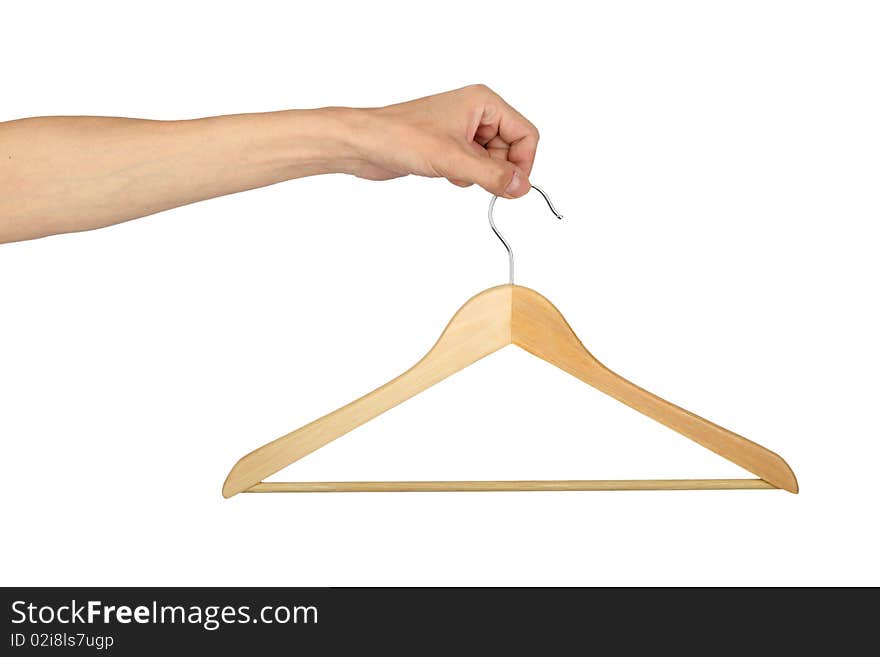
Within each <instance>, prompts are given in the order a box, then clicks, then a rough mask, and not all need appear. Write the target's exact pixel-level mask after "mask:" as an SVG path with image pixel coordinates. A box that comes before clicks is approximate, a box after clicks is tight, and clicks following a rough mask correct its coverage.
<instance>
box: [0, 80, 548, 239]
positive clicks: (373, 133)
mask: <svg viewBox="0 0 880 657" xmlns="http://www.w3.org/2000/svg"><path fill="white" fill-rule="evenodd" d="M537 145H538V131H537V130H536V129H535V126H533V125H532V124H531V123H530V122H529V121H528V120H527V119H526V118H525V117H523V116H522V115H521V114H520V113H519V112H517V111H516V110H515V109H513V108H512V107H511V106H510V105H508V104H507V103H506V102H505V101H504V100H503V99H502V98H501V97H500V96H498V95H497V94H495V93H494V92H493V91H492V90H491V89H489V88H488V87H485V86H483V85H474V86H470V87H464V88H462V89H457V90H455V91H450V92H447V93H443V94H438V95H435V96H428V97H426V98H420V99H418V100H413V101H410V102H406V103H400V104H397V105H389V106H387V107H380V108H368V109H354V108H344V107H327V108H322V109H314V110H288V111H281V112H269V113H264V114H237V115H230V116H217V117H211V118H204V119H195V120H187V121H149V120H143V119H128V118H108V117H86V116H56V117H39V118H29V119H20V120H17V121H8V122H6V123H0V243H2V242H15V241H19V240H28V239H34V238H37V237H44V236H46V235H53V234H56V233H69V232H75V231H83V230H91V229H94V228H101V227H104V226H110V225H112V224H116V223H120V222H123V221H128V220H129V219H135V218H137V217H143V216H146V215H150V214H154V213H156V212H161V211H163V210H168V209H170V208H175V207H178V206H181V205H186V204H188V203H194V202H196V201H201V200H204V199H208V198H214V197H216V196H223V195H224V194H232V193H235V192H241V191H244V190H247V189H254V188H257V187H263V186H265V185H271V184H274V183H278V182H281V181H284V180H291V179H293V178H302V177H304V176H314V175H318V174H323V173H347V174H351V175H355V176H359V177H361V178H367V179H370V180H388V179H390V178H396V177H399V176H406V175H409V174H414V175H419V176H428V177H437V178H446V179H448V180H449V181H450V182H453V183H455V184H457V185H460V186H468V185H472V184H477V185H480V186H481V187H483V188H484V189H486V190H487V191H489V192H492V193H494V194H498V195H501V196H506V197H508V198H516V197H519V196H522V195H523V194H525V193H526V192H527V191H528V190H529V180H528V179H529V174H530V173H531V170H532V164H533V162H534V159H535V150H536V148H537Z"/></svg>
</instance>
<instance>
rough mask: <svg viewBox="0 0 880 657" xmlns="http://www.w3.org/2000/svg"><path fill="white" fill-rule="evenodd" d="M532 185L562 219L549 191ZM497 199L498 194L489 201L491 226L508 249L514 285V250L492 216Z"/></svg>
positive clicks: (557, 216)
mask: <svg viewBox="0 0 880 657" xmlns="http://www.w3.org/2000/svg"><path fill="white" fill-rule="evenodd" d="M531 187H532V189H534V190H535V191H536V192H538V193H539V194H540V195H541V196H543V197H544V200H545V201H547V206H548V207H549V208H550V212H552V213H553V214H554V215H556V218H557V219H562V215H561V214H559V212H557V210H556V208H555V207H553V201H551V200H550V197H549V196H547V193H546V192H545V191H544V190H543V189H541V188H540V187H538V186H537V185H532V186H531ZM497 200H498V196H497V195H496V196H493V197H492V200H491V201H489V226H491V227H492V232H493V233H495V236H496V237H497V238H498V239H499V240H501V243H502V244H503V245H504V248H505V249H507V258H508V260H509V262H510V284H511V285H513V250H512V249H511V248H510V244H508V242H507V240H506V239H504V237H503V236H502V235H501V233H499V232H498V228H496V227H495V218H494V217H493V216H492V212H493V210H494V209H495V201H497Z"/></svg>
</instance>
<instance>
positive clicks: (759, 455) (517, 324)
mask: <svg viewBox="0 0 880 657" xmlns="http://www.w3.org/2000/svg"><path fill="white" fill-rule="evenodd" d="M532 189H534V190H536V191H537V192H538V193H539V194H540V195H541V196H542V197H543V198H544V200H545V201H546V202H547V205H548V206H549V208H550V210H551V212H553V214H554V215H556V217H557V218H559V219H562V215H560V214H559V213H558V212H557V211H556V208H554V207H553V203H552V202H551V201H550V198H549V197H548V196H547V194H546V193H544V191H543V190H542V189H540V188H539V187H536V186H534V185H532ZM497 199H498V197H497V196H493V197H492V200H491V202H490V203H489V225H490V226H491V228H492V230H493V232H494V233H495V235H497V236H498V239H499V240H501V243H502V244H503V245H504V248H505V249H507V253H508V260H509V265H510V282H509V283H508V284H507V285H499V286H497V287H492V288H489V289H487V290H484V291H483V292H480V293H479V294H477V295H476V296H474V297H473V298H471V299H470V300H469V301H468V302H467V303H465V304H464V305H463V306H462V307H461V308H460V309H459V310H458V312H457V313H456V314H455V316H453V318H452V320H451V321H450V322H449V324H448V325H447V327H446V329H445V330H444V331H443V333H442V334H441V335H440V338H439V339H438V340H437V342H436V344H434V346H433V347H432V348H431V350H430V351H429V352H428V353H427V355H425V356H424V358H422V359H421V360H420V361H419V362H418V363H416V364H415V365H413V367H411V368H410V369H409V370H407V371H406V372H404V373H403V374H401V375H400V376H398V377H397V378H396V379H393V380H391V381H389V382H388V383H386V384H385V385H383V386H382V387H380V388H377V389H375V390H373V391H372V392H370V393H367V394H366V395H364V396H363V397H361V398H360V399H356V400H355V401H353V402H351V403H350V404H348V405H346V406H343V407H342V408H340V409H338V410H335V411H333V412H332V413H330V414H328V415H325V416H324V417H322V418H319V419H317V420H315V421H314V422H312V423H310V424H307V425H305V426H304V427H301V428H300V429H297V430H296V431H293V432H291V433H289V434H287V435H285V436H282V437H281V438H278V439H277V440H274V441H272V442H270V443H267V444H266V445H263V446H262V447H260V448H258V449H256V450H254V451H253V452H251V453H250V454H247V455H246V456H244V457H243V458H241V459H240V460H239V461H238V463H236V464H235V466H233V468H232V470H231V471H230V472H229V475H228V476H227V478H226V482H225V483H224V484H223V496H224V497H232V496H233V495H236V494H238V493H245V492H247V493H280V492H284V493H299V492H370V491H373V492H375V491H386V492H392V491H395V492H399V491H527V490H720V489H745V488H750V489H755V488H781V489H783V490H787V491H789V492H791V493H797V492H798V484H797V479H796V478H795V476H794V472H792V470H791V468H790V467H789V466H788V464H787V463H786V462H785V461H784V460H783V459H782V457H780V456H778V455H777V454H775V453H773V452H771V451H770V450H768V449H766V448H764V447H762V446H761V445H758V444H757V443H754V442H752V441H751V440H748V439H747V438H743V437H742V436H739V435H737V434H735V433H733V432H732V431H728V430H727V429H724V428H722V427H720V426H718V425H717V424H713V423H712V422H709V421H708V420H704V419H703V418H701V417H699V416H697V415H694V414H693V413H691V412H689V411H686V410H684V409H683V408H679V407H678V406H676V405H674V404H671V403H670V402H668V401H665V400H663V399H661V398H660V397H657V396H656V395H654V394H652V393H650V392H648V391H647V390H643V389H642V388H640V387H638V386H637V385H635V384H633V383H631V382H629V381H627V380H626V379H624V378H623V377H621V376H619V375H618V374H615V373H614V372H612V371H611V370H609V369H608V368H607V367H605V366H604V365H603V364H602V363H600V362H599V361H598V360H596V358H595V357H594V356H593V355H592V354H591V353H590V352H589V351H587V349H586V348H585V347H584V345H583V344H582V343H581V341H580V340H579V339H578V337H577V336H576V335H575V333H574V331H572V329H571V327H569V325H568V322H566V321H565V318H564V317H563V316H562V314H561V313H560V312H559V311H558V310H557V309H556V308H555V307H554V306H553V304H552V303H550V302H549V301H548V300H547V299H545V298H544V297H543V296H541V295H540V294H538V293H537V292H535V291H534V290H531V289H529V288H527V287H522V286H520V285H515V284H514V282H513V250H512V249H511V248H510V244H509V243H508V242H507V240H505V239H504V237H503V236H502V235H501V233H500V232H499V231H498V229H497V227H496V226H495V219H494V217H493V211H494V208H495V201H496V200H497ZM511 344H513V345H516V346H517V347H520V348H522V349H524V350H526V351H527V352H529V353H530V354H533V355H535V356H537V357H538V358H540V359H542V360H545V361H547V362H548V363H551V364H552V365H556V366H557V367H559V368H560V369H562V370H564V371H566V372H568V373H569V374H571V375H572V376H575V377H577V378H578V379H580V380H581V381H584V382H585V383H588V384H590V385H591V386H593V387H595V388H597V389H599V390H601V391H602V392H604V393H605V394H607V395H610V396H611V397H614V398H615V399H617V400H618V401H621V402H623V403H624V404H626V405H627V406H629V407H631V408H633V409H635V410H637V411H639V412H640V413H643V414H645V415H647V416H648V417H650V418H652V419H654V420H656V421H657V422H660V423H661V424H664V425H666V426H667V427H669V428H670V429H673V430H675V431H677V432H678V433H680V434H682V435H683V436H686V437H687V438H690V439H691V440H693V441H694V442H696V443H698V444H700V445H702V446H703V447H705V448H707V449H709V450H712V451H713V452H715V453H716V454H718V455H720V456H722V457H724V458H725V459H727V460H728V461H731V462H733V463H735V464H737V465H738V466H740V467H742V468H744V469H745V470H748V471H749V472H751V473H752V474H754V475H757V477H758V478H757V479H650V480H644V479H635V480H548V481H349V482H274V481H273V482H265V481H263V479H265V478H266V477H268V476H270V475H272V474H274V473H276V472H278V471H279V470H281V469H282V468H285V467H287V466H288V465H290V464H291V463H294V462H295V461H298V460H299V459H301V458H303V457H304V456H306V455H307V454H311V453H312V452H314V451H315V450H317V449H320V448H321V447H323V446H324V445H326V444H327V443H329V442H331V441H333V440H335V439H336V438H339V437H340V436H342V435H344V434H346V433H348V432H349V431H351V430H352V429H354V428H356V427H358V426H360V425H362V424H364V423H366V422H368V421H370V420H372V419H373V418H375V417H376V416H378V415H380V414H382V413H384V412H385V411H387V410H388V409H390V408H393V407H394V406H397V405H398V404H400V403H401V402H404V401H406V400H407V399H409V398H410V397H413V396H415V395H417V394H419V393H420V392H422V391H423V390H425V389H426V388H429V387H430V386H432V385H434V384H435V383H437V382H439V381H442V380H443V379H445V378H446V377H448V376H450V375H452V374H454V373H455V372H458V371H459V370H462V369H464V368H465V367H467V366H468V365H471V364H472V363H474V362H476V361H478V360H480V359H481V358H483V357H484V356H488V355H489V354H491V353H493V352H495V351H498V350H499V349H501V348H503V347H506V346H507V345H511Z"/></svg>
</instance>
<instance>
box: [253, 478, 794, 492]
mask: <svg viewBox="0 0 880 657" xmlns="http://www.w3.org/2000/svg"><path fill="white" fill-rule="evenodd" d="M767 488H776V486H774V485H773V484H770V483H767V482H766V481H764V480H763V479H593V480H589V479H562V480H521V481H263V482H260V483H258V484H255V485H253V486H251V487H250V488H248V489H247V490H244V491H242V492H244V493H430V492H456V491H457V492H492V491H602V490H754V489H767Z"/></svg>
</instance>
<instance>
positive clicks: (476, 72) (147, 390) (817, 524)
mask: <svg viewBox="0 0 880 657" xmlns="http://www.w3.org/2000/svg"><path fill="white" fill-rule="evenodd" d="M878 32H880V21H878V13H877V8H876V4H874V3H869V2H865V3H854V2H853V3H848V2H827V3H817V2H737V3H706V2H666V3H655V2H644V3H633V2H614V3H610V2H609V3H590V4H586V5H584V4H582V3H572V2H560V3H553V2H543V3H539V4H535V3H533V2H532V3H516V2H510V1H509V0H508V1H505V2H482V3H473V2H467V3H456V2H448V1H447V2H443V3H434V4H432V5H430V7H428V6H422V5H419V4H418V3H415V4H414V3H411V2H406V3H399V4H391V3H384V4H383V3H372V2H371V3H351V4H348V5H342V4H340V3H287V2H279V3H260V2H253V1H251V2H247V3H241V2H239V3H229V4H228V5H224V4H222V3H205V4H204V5H197V4H195V3H180V2H174V3H159V2H153V3H150V4H149V6H148V5H144V4H138V5H134V4H132V3H111V2H107V3H84V2H78V3H43V2H30V3H15V4H14V5H11V6H9V7H6V8H5V10H4V17H3V39H2V40H0V62H2V64H0V66H2V76H0V77H2V88H0V120H6V119H14V118H20V117H25V116H35V115H51V114H100V115H122V116H137V117H147V118H167V119H174V118H190V117H198V116H205V115H216V114H224V113H235V112H253V111H262V110H276V109H284V108H290V107H315V106H323V105H329V104H336V105H356V106H374V105H382V104H387V103H390V102H396V101H400V100H406V99H409V98H414V97H418V96H422V95H426V94H429V93H434V92H438V91H444V90H447V89H452V88H456V87H459V86H462V85H465V84H468V83H472V82H484V83H487V84H489V85H490V86H491V87H493V88H494V89H496V90H497V91H498V92H499V93H501V94H502V95H503V96H504V97H505V98H507V99H508V100H509V102H510V103H511V104H513V105H515V106H516V107H517V108H519V109H520V110H521V111H522V112H523V113H524V114H525V115H526V116H528V117H530V119H531V120H532V121H533V122H535V123H536V124H537V125H538V126H539V128H540V130H541V133H542V142H541V146H540V149H539V154H538V159H537V162H536V165H535V169H534V174H533V180H534V181H535V182H536V183H538V184H542V185H543V186H544V187H545V188H546V190H547V191H548V192H549V193H550V195H551V196H552V197H553V199H554V201H555V202H556V203H557V205H558V206H559V208H560V210H561V211H562V212H563V213H564V214H565V216H566V219H565V221H564V222H557V221H556V220H554V219H553V218H552V217H551V216H550V215H549V213H548V212H547V211H546V208H545V207H544V206H543V204H542V202H541V200H540V199H539V198H538V197H537V196H536V195H534V194H532V195H529V196H528V197H526V198H525V199H523V200H521V201H516V202H511V201H501V202H499V204H498V207H497V217H498V221H499V226H500V227H501V228H502V230H503V231H504V232H505V233H506V234H507V236H508V237H509V238H510V241H511V242H512V244H513V246H514V250H515V252H516V255H517V259H518V274H519V275H518V282H520V283H522V284H523V285H528V286H530V287H533V288H535V289H537V290H539V291H541V292H542V293H543V294H545V295H546V296H548V297H549V298H550V299H551V300H552V301H553V302H554V303H555V304H556V305H557V306H558V307H559V308H560V310H561V311H562V312H563V313H564V314H565V316H566V317H567V319H568V320H569V322H570V323H571V324H572V326H573V327H574V329H575V330H576V331H577V332H578V334H579V335H580V336H581V338H582V339H583V340H584V342H585V343H586V345H587V346H588V348H590V349H591V351H592V352H593V353H594V354H596V355H597V356H598V357H599V358H600V359H601V360H602V361H603V362H605V363H606V364H607V365H609V366H610V367H612V368H613V369H614V370H616V371H617V372H619V373H620V374H622V375H624V376H626V377H628V378H630V379H632V380H633V381H635V382H636V383H638V384H640V385H642V386H643V387H646V388H648V389H649V390H651V391H653V392H655V393H657V394H659V395H661V396H663V397H665V398H667V399H669V400H670V401H673V402H675V403H678V404H680V405H682V406H684V407H685V408H688V409H690V410H692V411H694V412H696V413H698V414H700V415H703V416H705V417H707V418H709V419H711V420H713V421H715V422H717V423H719V424H721V425H723V426H726V427H728V428H730V429H732V430H734V431H736V432H738V433H741V434H743V435H745V436H748V437H750V438H752V439H754V440H756V441H758V442H760V443H762V444H764V445H765V446H767V447H768V448H770V449H772V450H774V451H776V452H778V453H780V454H781V455H782V456H784V457H785V458H786V459H787V460H788V462H789V463H790V464H791V466H792V467H793V468H794V470H795V472H796V473H797V475H798V478H799V480H800V484H801V490H802V492H801V494H800V495H797V496H795V495H790V494H788V493H784V492H781V491H733V492H672V493H670V492H648V493H532V494H529V493H510V494H436V495H433V494H372V495H298V496H295V495H275V496H272V495H240V496H237V497H235V498H232V499H230V500H225V499H223V498H222V497H221V495H220V488H221V485H222V482H223V480H224V478H225V476H226V474H227V471H228V470H229V468H230V467H231V466H232V464H233V463H234V462H235V461H236V460H237V459H238V458H239V457H241V456H242V455H243V454H245V453H246V452H248V451H250V450H251V449H253V448H255V447H258V446H259V445H261V444H263V443H265V442H267V441H269V440H271V439H274V438H276V437H277V436H279V435H281V434H284V433H287V432H288V431H290V430H292V429H295V428H297V427H298V426H300V425H302V424H304V423H306V422H308V421H310V420H312V419H314V418H316V417H318V416H320V415H323V414H324V413H326V412H329V411H331V410H333V409H335V408H336V407H338V406H341V405H342V404H344V403H346V402H348V401H350V400H352V399H354V398H355V397H357V396H360V395H361V394H363V393H365V392H367V391H368V390H370V389H372V388H374V387H376V386H378V385H380V384H382V383H384V382H385V381H387V380H388V379H390V378H392V377H393V376H396V375H397V374H398V373H400V372H401V371H402V370H403V369H405V368H407V367H409V366H410V365H411V364H412V363H413V362H415V361H416V360H417V359H418V358H419V357H421V355H422V354H423V352H425V351H426V350H427V349H428V348H429V347H430V346H431V344H433V342H434V340H435V339H436V338H437V336H438V335H439V333H440V331H441V329H442V328H443V326H444V325H445V324H446V322H447V321H448V320H449V318H450V317H451V316H452V314H453V312H454V311H455V310H456V309H457V308H458V306H459V305H461V303H463V302H464V301H465V300H466V299H467V298H468V297H470V296H471V295H472V294H474V293H476V292H478V291H480V290H481V289H483V288H485V287H489V286H491V285H494V284H498V283H501V282H504V280H505V277H506V266H507V264H506V260H505V255H504V251H503V249H502V247H501V246H500V244H498V242H497V241H496V240H495V238H494V237H493V236H492V234H491V233H490V231H489V228H488V226H487V224H486V220H485V211H486V207H487V204H488V201H489V196H488V194H486V193H485V192H483V191H482V190H479V189H476V188H471V189H468V190H461V189H458V188H455V187H453V186H452V185H449V184H448V183H446V182H445V181H437V180H420V179H402V180H397V181H392V182H386V183H371V182H366V181H361V180H357V179H354V178H350V177H345V176H326V177H321V178H312V179H306V180H299V181H294V182H290V183H285V184H281V185H277V186H274V187H270V188H266V189H262V190H257V191H253V192H248V193H244V194H239V195H235V196H230V197H225V198H221V199H216V200H212V201H208V202H204V203H200V204H196V205H192V206H189V207H184V208H180V209H176V210H173V211H169V212H165V213H162V214H161V215H158V216H154V217H150V218H146V219H142V220H138V221H134V222H131V223H128V224H124V225H120V226H117V227H113V228H109V229H105V230H100V231H96V232H91V233H83V234H76V235H67V236H58V237H52V238H47V239H42V240H38V241H33V242H28V243H19V244H11V245H3V246H0V448H2V460H0V475H2V497H0V508H2V518H0V520H2V526H3V534H4V538H3V541H2V546H0V550H2V561H0V579H2V583H3V584H8V585H50V584H69V585H75V584H90V585H136V584H141V585H145V584H153V585H156V584H168V585H226V584H236V585H244V584H250V585H343V584H349V585H373V584H382V585H392V584H394V585H398V584H399V585H428V584H435V585H446V584H463V585H467V584H470V585H513V584H523V585H537V584H548V585H550V584H553V585H569V584H578V585H594V584H596V585H599V584H605V585H629V584H683V585H685V584H687V585H704V584H728V585H738V584H772V585H777V584H778V585H783V584H788V585H792V584H874V585H876V584H880V568H878V563H877V554H878V551H880V541H878V537H877V521H876V514H877V501H878V493H877V478H878V474H877V473H878V467H880V465H878V462H880V441H878V439H880V435H878V434H880V430H878V420H877V410H878V409H877V398H878V367H880V357H878V346H877V343H878V341H877V336H878V334H880V323H878V317H877V305H878V304H877V297H878V293H877V282H878V273H880V271H878V270H880V266H878V262H877V261H878V258H877V251H878V239H877V221H878V215H880V212H878V211H880V194H878V175H880V155H878V154H880V121H878V117H880V95H878V73H880V71H878V68H880V65H878V63H880V45H878V43H880V41H878V39H877V35H878ZM0 154H2V145H0ZM712 476H720V477H726V476H733V477H737V476H748V475H747V473H744V472H743V471H741V470H739V469H738V468H737V467H736V466H734V465H732V464H730V463H727V462H726V461H723V460H722V459H720V458H719V457H716V456H715V455H713V454H711V453H710V452H708V451H705V450H703V449H701V448H700V447H699V446H697V445H695V444H693V443H691V442H690V441H688V440H687V439H685V438H682V437H680V436H678V435H677V434H674V433H673V432H671V431H669V430H667V429H665V428H664V427H662V426H660V425H657V424H655V423H654V422H652V421H650V420H648V419H646V418H644V417H642V416H640V415H638V414H637V413H635V412H634V411H631V410H629V409H628V408H626V407H624V406H622V405H620V404H618V403H617V402H615V401H613V400H611V399H610V398H607V397H604V396H603V395H602V394H600V393H598V392H597V391H595V390H593V389H591V388H589V387H588V386H586V385H584V384H582V383H580V382H578V381H577V380H575V379H573V378H571V377H569V376H567V375H566V374H564V373H562V372H560V371H556V370H554V369H553V368H552V367H551V366H549V365H546V364H544V363H542V362H540V361H538V360H537V359H534V358H533V357H531V356H529V355H528V354H526V353H525V352H521V351H517V350H516V349H515V348H509V349H506V350H504V351H502V352H500V353H498V354H495V355H493V356H491V357H489V358H488V359H486V360H484V361H481V362H480V363H477V364H476V365H474V366H472V367H470V368H468V369H467V370H466V371H464V372H462V373H460V374H458V375H456V376H455V377H453V378H451V379H449V380H447V381H445V382H443V383H441V384H439V385H437V386H436V387H435V388H432V389H430V390H428V391H427V392H425V393H423V394H422V395H420V396H418V397H416V398H415V399H413V400H411V401H410V402H408V403H406V404H404V405H403V406H400V407H398V408H396V409H394V410H392V411H391V412H389V413H388V414H387V415H385V416H382V417H380V418H378V419H376V420H375V421H373V422H371V423H369V424H368V425H366V426H364V427H362V428H360V429H358V430H356V431H354V432H353V433H351V434H349V435H347V436H345V437H343V438H341V439H339V440H337V441H336V442H334V443H333V444H331V445H330V446H328V447H326V448H325V449H322V450H321V451H320V452H317V453H315V454H313V455H311V456H309V457H308V458H307V459H305V460H304V461H302V462H300V463H297V464H296V465H294V466H292V467H290V468H289V469H288V470H286V471H285V472H283V473H281V476H280V477H279V478H281V479H300V480H313V479H329V480H345V479H374V478H404V479H420V478H424V479H447V478H448V479H472V478H473V479H483V478H487V479H492V478H552V477H560V478H633V477H712Z"/></svg>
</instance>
